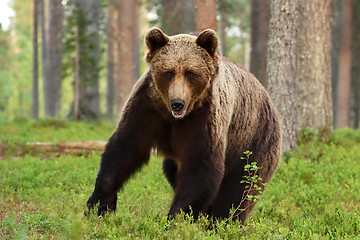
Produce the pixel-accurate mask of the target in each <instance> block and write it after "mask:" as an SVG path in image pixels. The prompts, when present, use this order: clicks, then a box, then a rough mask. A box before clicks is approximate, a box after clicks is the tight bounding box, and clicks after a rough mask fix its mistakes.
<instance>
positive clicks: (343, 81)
mask: <svg viewBox="0 0 360 240" xmlns="http://www.w3.org/2000/svg"><path fill="white" fill-rule="evenodd" d="M342 4H343V6H342V9H343V12H342V16H343V20H342V23H343V24H342V26H343V31H342V37H341V50H340V60H339V77H338V87H337V90H338V93H337V103H336V119H335V123H336V124H335V127H336V128H344V127H347V126H349V124H350V87H351V50H352V49H351V40H352V13H353V4H352V0H343V1H342Z"/></svg>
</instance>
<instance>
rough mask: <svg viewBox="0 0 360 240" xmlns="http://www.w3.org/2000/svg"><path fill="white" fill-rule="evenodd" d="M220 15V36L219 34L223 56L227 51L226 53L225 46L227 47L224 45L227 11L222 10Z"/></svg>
mask: <svg viewBox="0 0 360 240" xmlns="http://www.w3.org/2000/svg"><path fill="white" fill-rule="evenodd" d="M220 16H221V22H220V27H221V28H220V36H221V42H220V43H221V53H222V55H223V56H226V55H227V53H226V48H227V45H226V27H227V22H228V19H227V13H226V11H224V10H222V11H221V12H220Z"/></svg>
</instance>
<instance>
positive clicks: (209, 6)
mask: <svg viewBox="0 0 360 240" xmlns="http://www.w3.org/2000/svg"><path fill="white" fill-rule="evenodd" d="M194 7H195V31H196V32H197V33H200V32H201V31H203V30H205V29H207V28H210V29H213V30H215V31H216V1H215V0H195V5H194Z"/></svg>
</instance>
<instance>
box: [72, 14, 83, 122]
mask: <svg viewBox="0 0 360 240" xmlns="http://www.w3.org/2000/svg"><path fill="white" fill-rule="evenodd" d="M76 19H77V21H76V23H77V26H76V30H75V67H74V121H76V122H77V121H79V120H80V109H79V108H80V26H79V25H80V22H81V17H80V13H79V12H77V16H76Z"/></svg>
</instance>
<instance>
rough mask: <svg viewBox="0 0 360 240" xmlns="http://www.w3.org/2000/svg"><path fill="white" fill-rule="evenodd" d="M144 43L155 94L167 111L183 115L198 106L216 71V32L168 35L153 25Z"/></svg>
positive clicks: (217, 62) (178, 116)
mask: <svg viewBox="0 0 360 240" xmlns="http://www.w3.org/2000/svg"><path fill="white" fill-rule="evenodd" d="M145 43H146V46H147V47H148V49H149V52H148V53H147V55H146V61H147V62H148V63H149V65H150V72H151V76H152V79H153V81H154V85H155V91H156V94H158V96H159V97H160V99H161V101H162V102H163V103H164V105H165V106H166V108H167V109H168V110H169V114H170V113H171V114H172V116H173V117H174V118H176V119H181V118H184V117H185V116H186V115H188V114H189V113H190V112H191V111H192V110H193V109H194V108H195V107H196V106H200V105H201V103H202V101H203V99H204V97H205V95H206V93H207V92H208V91H209V89H210V88H211V86H212V81H213V79H215V77H216V75H217V74H218V65H219V55H218V38H217V36H216V33H215V32H214V31H213V30H210V29H208V30H204V31H203V32H201V33H200V34H199V35H198V36H197V37H196V36H192V35H188V34H179V35H175V36H172V37H169V36H167V35H166V34H164V33H163V32H162V31H161V30H160V29H158V28H152V29H150V31H149V32H148V33H147V34H146V36H145Z"/></svg>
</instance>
